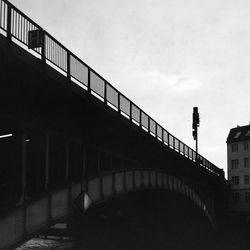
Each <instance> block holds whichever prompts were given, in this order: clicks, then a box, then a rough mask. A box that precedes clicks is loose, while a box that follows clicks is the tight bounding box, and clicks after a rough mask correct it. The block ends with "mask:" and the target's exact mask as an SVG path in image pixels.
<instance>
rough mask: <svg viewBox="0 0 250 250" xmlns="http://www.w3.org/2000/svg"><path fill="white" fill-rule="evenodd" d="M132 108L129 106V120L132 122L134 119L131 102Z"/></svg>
mask: <svg viewBox="0 0 250 250" xmlns="http://www.w3.org/2000/svg"><path fill="white" fill-rule="evenodd" d="M129 103H130V106H129V119H130V121H131V122H132V120H133V118H132V102H129Z"/></svg>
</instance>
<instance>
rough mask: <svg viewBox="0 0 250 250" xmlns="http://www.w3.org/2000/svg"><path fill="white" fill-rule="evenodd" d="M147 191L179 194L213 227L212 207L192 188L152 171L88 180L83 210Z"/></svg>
mask: <svg viewBox="0 0 250 250" xmlns="http://www.w3.org/2000/svg"><path fill="white" fill-rule="evenodd" d="M144 189H163V190H164V189H165V190H169V191H172V192H177V193H180V194H181V195H183V196H185V197H187V198H188V199H190V200H191V201H192V202H193V203H195V204H196V205H197V206H198V207H199V208H200V209H201V210H202V211H203V213H205V215H206V217H207V218H208V220H209V222H210V223H211V225H212V226H213V227H214V223H213V220H212V216H211V214H210V211H209V204H207V203H206V201H204V200H202V199H201V198H200V197H199V195H198V194H197V193H196V192H195V191H194V190H192V188H190V187H189V186H188V185H187V184H185V183H184V182H183V181H182V180H180V179H178V178H177V177H175V176H172V175H168V174H166V173H164V172H161V171H155V170H150V169H133V170H123V171H119V172H112V173H105V174H102V175H100V176H96V177H92V178H90V179H88V180H87V183H86V193H85V197H84V210H86V209H88V208H89V207H90V206H94V205H97V204H99V203H101V202H105V201H106V200H108V199H112V198H115V197H117V196H120V195H123V194H126V193H128V192H136V191H139V190H144Z"/></svg>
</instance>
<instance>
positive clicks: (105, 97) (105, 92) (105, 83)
mask: <svg viewBox="0 0 250 250" xmlns="http://www.w3.org/2000/svg"><path fill="white" fill-rule="evenodd" d="M104 104H105V107H107V104H108V101H107V82H106V81H104Z"/></svg>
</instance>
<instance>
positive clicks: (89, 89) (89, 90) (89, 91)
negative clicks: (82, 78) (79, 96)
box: [88, 67, 91, 94]
mask: <svg viewBox="0 0 250 250" xmlns="http://www.w3.org/2000/svg"><path fill="white" fill-rule="evenodd" d="M88 93H89V94H90V93H91V86H90V68H89V67H88Z"/></svg>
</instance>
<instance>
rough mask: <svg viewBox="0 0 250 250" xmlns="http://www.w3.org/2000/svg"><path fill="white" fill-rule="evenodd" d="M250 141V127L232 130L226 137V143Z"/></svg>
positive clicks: (239, 127) (238, 127)
mask: <svg viewBox="0 0 250 250" xmlns="http://www.w3.org/2000/svg"><path fill="white" fill-rule="evenodd" d="M247 140H250V125H247V126H237V127H236V128H232V129H231V130H230V132H229V134H228V137H227V143H233V142H240V141H247Z"/></svg>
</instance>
